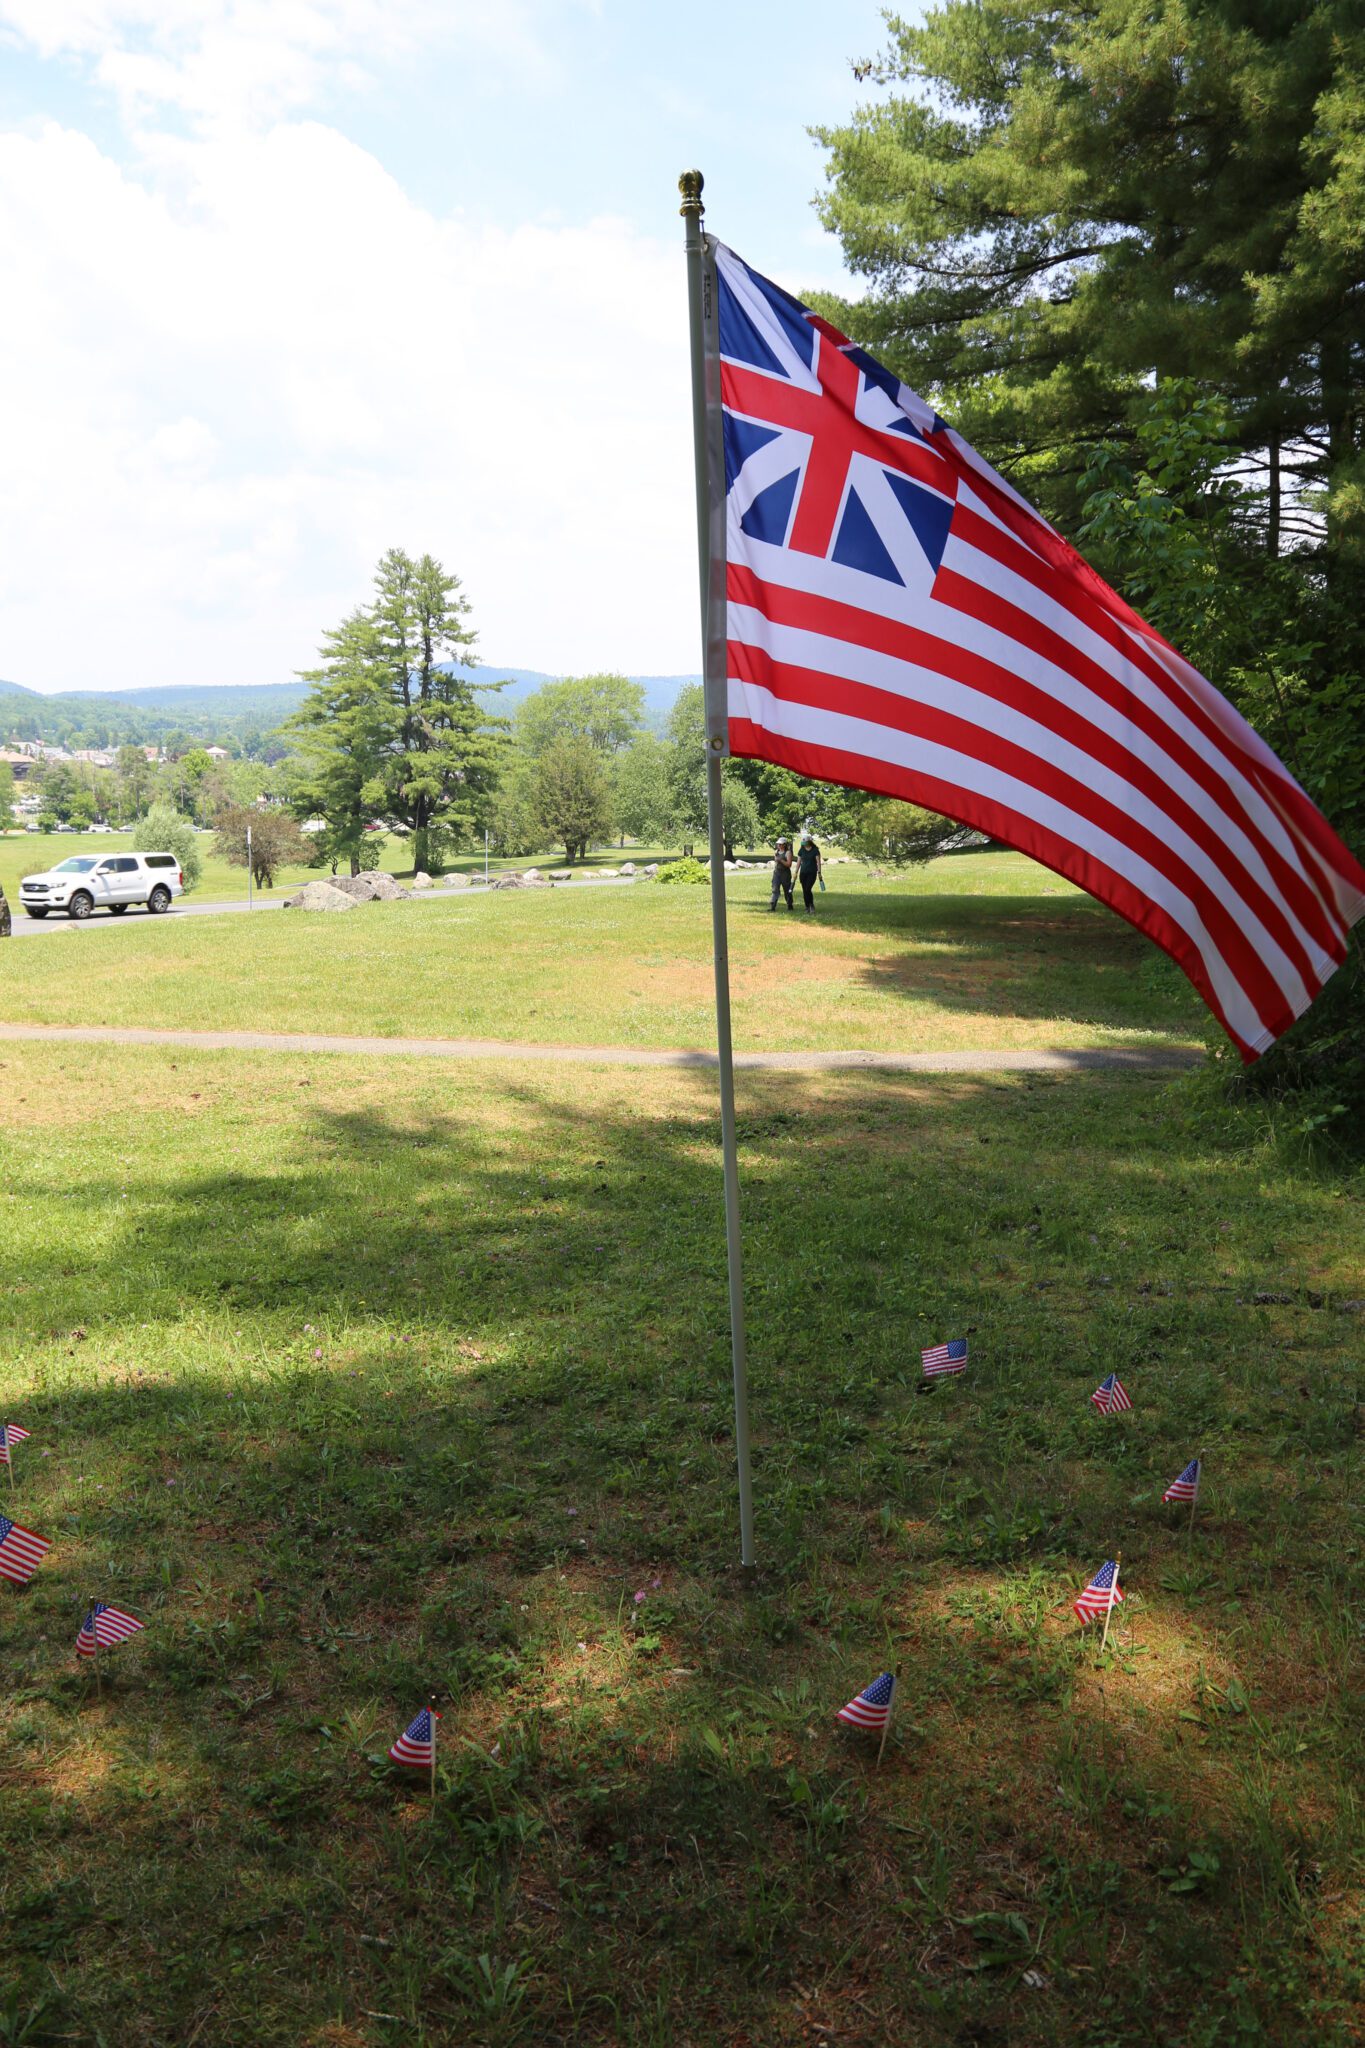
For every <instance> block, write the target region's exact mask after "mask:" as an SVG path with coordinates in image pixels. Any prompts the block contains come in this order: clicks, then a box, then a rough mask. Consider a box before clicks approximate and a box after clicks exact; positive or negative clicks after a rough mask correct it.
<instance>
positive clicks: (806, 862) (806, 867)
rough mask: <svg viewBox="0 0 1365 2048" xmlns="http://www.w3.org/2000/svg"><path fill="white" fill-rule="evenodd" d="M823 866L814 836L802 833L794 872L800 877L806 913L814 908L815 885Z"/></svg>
mask: <svg viewBox="0 0 1365 2048" xmlns="http://www.w3.org/2000/svg"><path fill="white" fill-rule="evenodd" d="M823 865H824V863H823V861H822V860H821V858H820V849H819V847H818V846H817V845H816V843H815V835H814V834H813V833H811V832H803V833H802V834H801V844H800V846H799V847H798V848H797V850H796V872H797V875H798V876H799V877H800V881H801V894H802V896H803V897H804V899H805V904H806V909H807V910H808V911H811V910H814V908H815V885H816V883H817V882H818V881H819V880H820V871H821V868H822V867H823Z"/></svg>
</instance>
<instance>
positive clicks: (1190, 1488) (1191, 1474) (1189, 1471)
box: [1161, 1458, 1199, 1500]
mask: <svg viewBox="0 0 1365 2048" xmlns="http://www.w3.org/2000/svg"><path fill="white" fill-rule="evenodd" d="M1161 1498H1162V1499H1163V1500H1198V1498H1199V1460H1198V1458H1191V1459H1190V1462H1189V1464H1188V1465H1187V1466H1186V1467H1185V1469H1184V1471H1183V1472H1182V1473H1181V1475H1180V1477H1179V1478H1178V1479H1173V1480H1172V1481H1171V1483H1170V1485H1169V1486H1168V1487H1167V1488H1166V1491H1165V1492H1164V1493H1163V1494H1162V1496H1161Z"/></svg>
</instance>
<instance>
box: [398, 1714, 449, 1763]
mask: <svg viewBox="0 0 1365 2048" xmlns="http://www.w3.org/2000/svg"><path fill="white" fill-rule="evenodd" d="M440 1718H441V1717H440V1715H439V1714H434V1713H433V1712H432V1711H431V1708H430V1707H423V1709H422V1711H421V1713H420V1714H419V1715H418V1716H417V1718H416V1720H415V1721H411V1722H409V1724H408V1726H407V1727H406V1728H405V1729H404V1730H403V1733H402V1734H401V1735H400V1736H399V1738H398V1740H397V1741H396V1742H395V1743H394V1744H393V1746H392V1748H391V1749H390V1751H389V1755H390V1756H391V1757H392V1759H393V1761H394V1762H395V1763H396V1764H408V1765H410V1766H411V1768H412V1769H413V1770H415V1771H429V1770H430V1769H431V1758H432V1752H433V1750H434V1749H435V1747H436V1725H435V1724H436V1723H437V1722H438V1721H439V1720H440Z"/></svg>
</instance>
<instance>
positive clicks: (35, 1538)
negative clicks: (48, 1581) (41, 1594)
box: [0, 1515, 52, 1586]
mask: <svg viewBox="0 0 1365 2048" xmlns="http://www.w3.org/2000/svg"><path fill="white" fill-rule="evenodd" d="M51 1548H52V1545H51V1544H50V1543H49V1542H48V1540H47V1538H46V1536H39V1535H36V1534H35V1533H34V1531H33V1530H32V1529H24V1528H21V1527H20V1525H19V1523H18V1522H11V1521H10V1519H9V1517H8V1516H7V1515H0V1578H3V1579H8V1580H9V1581H10V1583H11V1585H14V1586H26V1585H27V1584H28V1582H29V1580H30V1579H31V1578H32V1577H33V1574H34V1573H35V1572H36V1571H37V1569H38V1567H39V1565H40V1564H41V1563H42V1561H43V1559H44V1558H45V1557H46V1556H47V1553H48V1552H49V1550H51Z"/></svg>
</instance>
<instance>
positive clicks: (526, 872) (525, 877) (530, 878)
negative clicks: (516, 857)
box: [521, 868, 540, 882]
mask: <svg viewBox="0 0 1365 2048" xmlns="http://www.w3.org/2000/svg"><path fill="white" fill-rule="evenodd" d="M521 879H522V881H523V882H538V881H539V880H540V869H539V868H524V869H523V870H522V876H521Z"/></svg>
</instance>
